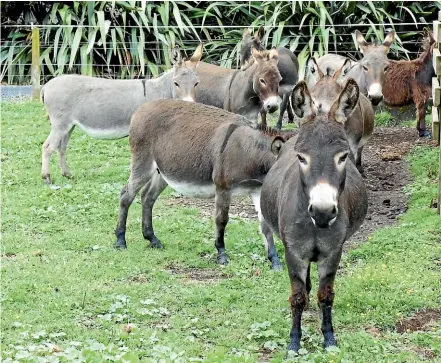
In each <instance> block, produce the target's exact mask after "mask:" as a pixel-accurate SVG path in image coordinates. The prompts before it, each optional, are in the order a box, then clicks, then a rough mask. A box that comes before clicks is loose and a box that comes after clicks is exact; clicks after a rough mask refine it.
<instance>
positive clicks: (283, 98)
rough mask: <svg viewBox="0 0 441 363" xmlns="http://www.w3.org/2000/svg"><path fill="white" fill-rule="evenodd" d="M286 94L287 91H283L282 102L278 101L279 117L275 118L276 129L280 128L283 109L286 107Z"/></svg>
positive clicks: (283, 113) (287, 99)
mask: <svg viewBox="0 0 441 363" xmlns="http://www.w3.org/2000/svg"><path fill="white" fill-rule="evenodd" d="M286 95H287V93H285V94H284V95H283V96H282V102H281V103H280V113H279V119H278V120H277V125H276V129H279V130H280V129H281V128H282V122H283V115H285V111H286V109H287V108H288V101H289V96H288V98H287V97H286Z"/></svg>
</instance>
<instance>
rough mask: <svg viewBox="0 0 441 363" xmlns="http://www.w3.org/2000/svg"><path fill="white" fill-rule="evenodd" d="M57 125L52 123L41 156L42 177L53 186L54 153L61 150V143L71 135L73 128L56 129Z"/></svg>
mask: <svg viewBox="0 0 441 363" xmlns="http://www.w3.org/2000/svg"><path fill="white" fill-rule="evenodd" d="M54 124H55V123H52V129H51V132H50V133H49V136H48V137H47V139H46V141H45V142H44V144H43V150H42V155H41V177H42V178H43V179H44V180H45V181H46V183H47V184H51V183H52V180H51V175H50V161H51V156H52V154H53V153H54V151H57V150H59V149H60V146H61V143H62V141H63V140H64V138H65V137H66V135H67V134H68V133H69V131H70V129H71V128H67V129H60V128H58V127H54V126H53V125H54Z"/></svg>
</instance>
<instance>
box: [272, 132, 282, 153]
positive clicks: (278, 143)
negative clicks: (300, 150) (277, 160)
mask: <svg viewBox="0 0 441 363" xmlns="http://www.w3.org/2000/svg"><path fill="white" fill-rule="evenodd" d="M284 143H285V140H284V139H283V138H282V137H280V136H276V137H275V138H274V140H273V142H272V143H271V151H272V153H273V154H274V155H279V152H280V149H281V148H282V146H283V144H284Z"/></svg>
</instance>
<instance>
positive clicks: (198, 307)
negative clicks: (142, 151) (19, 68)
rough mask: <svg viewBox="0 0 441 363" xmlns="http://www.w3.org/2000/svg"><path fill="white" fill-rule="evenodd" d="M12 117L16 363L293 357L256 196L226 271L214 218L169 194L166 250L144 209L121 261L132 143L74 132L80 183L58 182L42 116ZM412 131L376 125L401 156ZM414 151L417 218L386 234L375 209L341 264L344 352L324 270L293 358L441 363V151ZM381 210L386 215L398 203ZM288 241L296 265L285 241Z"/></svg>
mask: <svg viewBox="0 0 441 363" xmlns="http://www.w3.org/2000/svg"><path fill="white" fill-rule="evenodd" d="M1 115H2V135H1V142H2V154H1V161H2V227H3V228H2V256H1V262H2V267H1V268H2V276H1V279H2V282H1V283H2V297H1V298H2V322H1V323H2V326H1V331H2V359H3V361H5V362H8V361H20V362H33V361H41V362H45V361H48V362H55V361H58V360H59V361H81V360H83V361H87V362H102V361H117V362H137V361H148V362H166V361H167V362H171V361H173V362H191V361H204V362H255V361H272V362H280V361H282V360H283V358H284V357H285V354H286V346H287V343H288V332H289V329H290V325H291V317H290V308H289V304H288V301H287V299H288V295H289V279H288V275H287V273H286V267H284V271H283V272H281V273H275V272H273V271H271V270H270V264H269V262H268V261H267V260H266V257H265V252H264V248H263V241H262V237H261V235H260V234H259V231H258V221H257V219H256V218H248V217H249V216H248V215H247V214H246V213H244V212H243V209H241V208H240V207H241V206H242V204H246V203H247V201H239V202H237V203H238V205H239V207H238V206H237V205H236V207H234V208H233V211H232V216H231V219H230V223H229V224H228V226H227V234H226V245H227V250H228V253H229V256H230V261H231V262H230V264H229V265H228V266H227V267H220V266H219V265H217V264H216V262H215V261H216V252H215V249H214V247H213V233H214V222H213V219H212V218H211V216H210V210H209V209H208V211H209V212H208V213H207V208H206V207H204V208H201V206H202V204H200V203H199V204H198V203H195V202H192V201H191V200H189V199H183V198H180V197H179V196H178V195H177V194H176V193H174V192H173V191H172V190H170V189H167V190H166V191H165V192H164V193H163V194H162V195H161V197H160V198H159V200H158V202H157V204H156V205H155V209H154V223H155V227H156V233H157V235H158V237H159V238H160V239H161V240H162V241H163V243H164V247H165V248H164V249H163V250H152V249H148V248H147V242H146V241H144V239H143V237H142V233H141V210H140V203H139V198H137V199H136V201H135V203H134V204H133V206H132V208H131V210H130V212H129V219H128V225H127V244H128V249H127V250H124V251H117V250H115V249H114V247H113V246H114V242H115V237H114V233H113V232H114V228H115V225H116V219H117V214H118V204H119V193H120V190H121V188H122V186H123V185H124V183H125V182H126V181H127V177H128V175H129V160H130V151H129V147H128V139H127V138H126V139H122V140H118V141H97V140H94V139H91V138H89V137H87V136H86V135H84V134H82V133H81V132H79V131H78V130H75V131H74V134H76V135H73V137H72V139H71V142H70V147H69V150H68V154H69V156H68V157H69V163H70V168H71V170H72V173H73V174H74V176H75V179H73V180H68V179H66V178H63V177H62V176H61V174H60V171H59V169H58V167H56V165H55V163H56V162H57V160H56V158H53V160H52V168H53V175H52V177H53V180H54V184H53V185H51V186H48V185H46V184H44V183H43V181H42V180H41V176H40V165H41V164H40V163H41V146H42V143H43V141H44V140H45V138H46V136H47V134H48V132H49V129H50V125H49V122H48V120H47V119H46V117H45V111H44V109H43V105H42V104H41V103H39V102H23V103H8V102H2V104H1ZM273 122H274V120H273ZM405 130H406V129H402V128H396V129H392V128H383V129H381V130H380V131H378V130H375V132H374V137H373V139H372V140H371V141H370V142H371V143H372V142H374V143H375V140H376V139H375V133H378V132H380V136H381V135H383V139H384V140H383V142H384V143H388V144H389V145H393V144H395V143H394V140H393V135H394V133H395V134H397V135H398V134H399V133H400V132H403V133H405ZM412 132H413V133H414V130H413V129H412ZM385 135H386V136H385ZM415 136H416V135H415ZM380 138H381V137H380ZM377 146H378V145H377ZM412 146H413V144H411V143H409V148H410V147H412ZM372 150H374V146H372V149H371V148H369V149H366V151H365V155H364V157H371V155H372V153H371V152H370V151H372ZM406 151H407V150H406ZM404 154H405V152H403V157H404V158H406V160H407V161H408V163H409V167H410V170H411V177H412V178H411V181H410V180H409V184H408V185H406V186H405V187H404V192H405V194H401V198H404V199H406V195H407V196H408V198H409V199H408V210H407V211H406V213H404V214H403V215H401V216H400V217H398V221H397V222H396V223H394V224H393V225H391V226H388V227H385V228H380V229H377V228H378V218H377V217H378V215H379V214H381V213H377V215H375V214H372V213H371V218H369V219H368V220H366V224H367V225H370V226H371V227H372V228H371V229H365V230H364V232H363V235H362V237H360V238H358V239H357V243H356V244H354V243H351V242H350V243H349V245H348V252H347V253H346V254H345V255H344V257H343V260H342V262H341V264H340V270H339V273H338V277H337V280H336V287H335V289H336V299H335V305H334V311H335V314H334V326H335V331H336V335H337V339H338V343H339V347H338V348H333V349H329V350H328V351H324V350H323V348H321V343H322V334H321V332H320V322H319V318H318V308H317V303H316V298H315V294H316V291H317V290H316V289H317V287H316V286H317V271H316V268H315V265H313V270H312V279H313V284H312V286H313V289H312V293H311V303H310V307H309V310H308V311H307V312H306V313H305V315H304V324H303V339H302V344H303V347H302V349H301V350H300V351H299V356H297V357H292V359H293V360H294V361H296V362H420V361H425V360H428V361H440V360H441V322H440V319H441V311H440V310H439V307H440V306H441V284H440V274H441V240H440V220H439V216H438V215H437V213H436V209H433V208H432V209H431V208H429V206H430V204H431V200H432V199H433V198H435V196H436V189H437V183H436V178H437V174H438V169H437V165H439V163H438V159H437V158H438V156H439V153H438V150H437V149H436V148H433V147H430V146H427V145H420V146H416V147H414V148H413V149H412V151H411V152H409V153H407V154H406V155H404ZM366 155H367V156H366ZM384 163H387V161H384ZM384 165H386V164H384ZM400 165H402V166H403V167H404V166H406V165H407V164H405V163H404V162H401V164H400ZM384 169H385V170H386V171H388V170H389V169H387V167H385V168H384ZM389 171H390V170H389ZM376 172H378V170H374V168H369V167H368V168H367V170H366V174H367V178H368V183H367V184H368V189H369V191H370V196H371V195H376V194H375V192H376V190H375V187H372V186H371V187H369V185H370V184H369V183H370V182H371V179H372V180H373V179H378V178H374V177H372V175H376V174H375V173H376ZM394 173H395V171H392V172H390V173H389V174H386V175H389V176H390V177H394V175H395V174H394ZM369 174H370V175H371V177H369ZM395 177H396V176H395ZM370 178H371V179H370ZM409 179H410V178H409ZM407 181H408V180H406V182H407ZM371 184H372V183H371ZM377 189H378V188H377ZM399 189H400V190H401V184H400V185H399ZM377 191H378V190H377ZM380 192H383V193H384V194H385V195H387V194H388V192H387V190H386V191H384V190H383V191H380ZM390 193H392V192H390ZM377 199H378V201H376V199H375V198H374V199H373V200H374V204H375V203H377V204H379V203H382V201H384V198H382V197H379V198H377ZM241 203H242V204H241ZM203 205H205V206H206V205H208V206H211V205H212V204H211V203H209V202H207V203H205V204H203ZM383 207H384V206H383ZM370 208H373V209H374V211H378V209H379V207H378V205H376V206H375V205H374V206H373V205H372V204H371V205H370ZM251 213H252V212H251ZM383 217H384V218H383V219H382V220H383V222H384V220H387V219H388V220H389V222H388V223H386V222H384V223H383V222H382V223H383V224H391V223H393V222H394V219H391V218H387V216H383ZM394 218H395V217H394ZM374 229H376V231H375V232H374V233H373V234H371V233H370V232H371V231H372V230H374ZM276 245H277V250H278V253H279V255H280V256H282V257H283V246H282V244H281V243H280V241H277V242H276Z"/></svg>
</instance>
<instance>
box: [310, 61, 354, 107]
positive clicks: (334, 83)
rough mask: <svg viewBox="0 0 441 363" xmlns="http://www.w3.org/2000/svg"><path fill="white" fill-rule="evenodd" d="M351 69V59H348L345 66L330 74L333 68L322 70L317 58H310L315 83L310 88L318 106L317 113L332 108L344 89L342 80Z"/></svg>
mask: <svg viewBox="0 0 441 363" xmlns="http://www.w3.org/2000/svg"><path fill="white" fill-rule="evenodd" d="M350 69H351V61H350V60H349V59H346V60H345V62H344V63H343V66H342V67H341V68H340V69H338V70H337V71H336V72H335V73H334V75H333V76H330V72H331V71H332V70H331V69H329V68H327V69H326V70H322V69H320V68H319V66H318V64H317V61H316V59H315V58H311V59H310V60H309V62H308V72H309V77H310V78H313V80H314V84H315V85H314V86H313V87H311V88H310V95H311V98H312V101H313V102H314V105H315V107H316V108H317V113H324V114H327V113H328V112H329V111H330V110H331V107H332V105H333V104H334V101H335V99H336V98H337V97H338V95H339V94H340V92H341V90H342V89H343V87H342V86H341V82H342V81H343V80H344V78H345V76H346V74H347V73H348V72H349V70H350Z"/></svg>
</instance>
